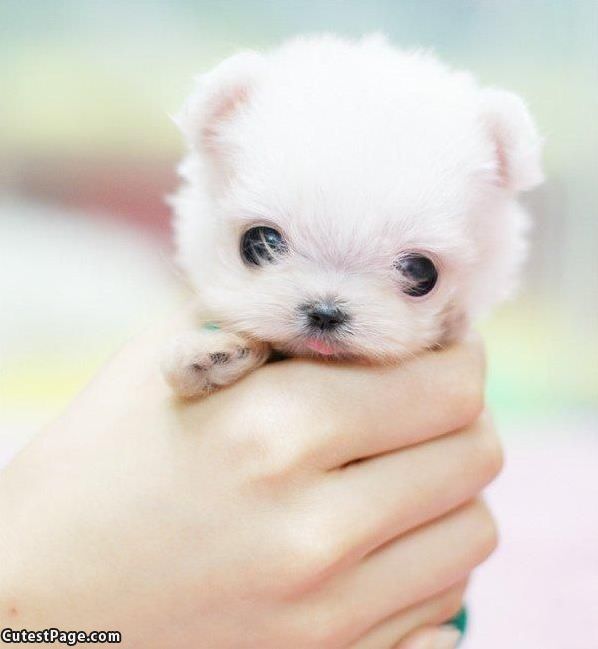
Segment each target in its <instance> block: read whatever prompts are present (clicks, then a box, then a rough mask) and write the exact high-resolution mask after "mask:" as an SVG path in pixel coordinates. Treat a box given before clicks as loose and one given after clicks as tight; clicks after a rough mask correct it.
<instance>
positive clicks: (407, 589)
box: [322, 501, 497, 628]
mask: <svg viewBox="0 0 598 649" xmlns="http://www.w3.org/2000/svg"><path fill="white" fill-rule="evenodd" d="M496 542H497V534H496V528H495V526H494V523H493V520H492V517H491V516H490V514H489V512H488V510H487V508H486V507H485V505H484V504H483V503H481V502H479V501H475V502H472V503H469V504H467V505H465V506H463V507H461V508H460V509H458V510H456V511H454V512H452V513H450V514H448V515H446V516H444V517H443V518H441V519H439V520H437V521H434V522H432V523H430V524H429V525H426V526H425V527H422V528H420V529H417V530H415V531H413V532H411V533H409V534H407V535H405V536H403V537H400V538H399V539H397V540H395V541H393V542H391V543H388V544H387V545H386V546H383V547H382V548H380V549H379V550H378V551H376V552H374V553H373V554H371V555H369V556H367V557H366V558H365V559H364V560H362V561H361V562H360V563H359V564H357V565H356V566H355V567H354V568H353V569H351V570H347V571H345V572H344V573H342V574H340V575H338V576H337V577H335V578H333V579H332V580H331V581H330V583H329V584H328V586H327V587H326V588H325V589H324V590H323V593H322V596H323V597H324V598H325V599H326V600H327V601H334V602H335V606H336V607H337V608H338V607H340V610H346V611H352V612H353V614H352V615H353V619H354V621H355V624H362V625H363V626H364V627H365V628H368V627H370V626H372V625H373V624H376V623H379V622H380V621H381V620H384V619H385V618H387V617H388V616H389V615H392V614H393V613H394V612H395V611H397V610H400V609H401V608H403V607H408V606H410V605H411V604H412V603H413V602H414V601H415V602H418V601H423V600H426V599H428V598H430V597H433V596H434V595H436V594H437V593H440V592H442V591H444V590H446V589H448V588H450V587H451V585H453V584H456V583H458V582H460V581H463V580H464V579H465V578H466V577H467V575H469V573H470V572H471V571H472V569H473V568H474V567H475V566H477V565H478V564H480V563H481V562H482V561H483V560H484V559H485V558H486V557H487V556H488V555H489V554H490V553H491V552H492V551H493V550H494V548H495V547H496Z"/></svg>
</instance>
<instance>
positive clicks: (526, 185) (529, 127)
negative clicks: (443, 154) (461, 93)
mask: <svg viewBox="0 0 598 649" xmlns="http://www.w3.org/2000/svg"><path fill="white" fill-rule="evenodd" d="M480 99H481V117H482V121H483V126H484V128H485V130H486V132H487V133H488V135H489V136H490V139H491V141H492V143H493V145H494V155H495V159H494V160H493V161H492V167H493V176H494V179H495V182H496V183H497V184H498V185H499V186H501V187H503V188H505V189H508V190H510V191H513V192H519V191H525V190H527V189H532V188H533V187H535V186H536V185H539V184H540V183H541V182H542V181H543V180H544V175H543V173H542V167H541V152H542V140H541V138H540V136H539V135H538V132H537V130H536V126H535V124H534V122H533V120H532V117H531V115H530V113H529V111H528V109H527V106H526V105H525V103H524V102H523V100H522V99H521V98H520V97H518V96H517V95H515V94H514V93H512V92H507V91H505V90H497V89H494V88H488V89H484V90H482V91H481V98H480Z"/></svg>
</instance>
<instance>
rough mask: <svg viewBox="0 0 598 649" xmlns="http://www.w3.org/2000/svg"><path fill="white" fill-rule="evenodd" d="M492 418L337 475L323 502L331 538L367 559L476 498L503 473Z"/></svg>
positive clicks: (325, 488) (326, 486)
mask: <svg viewBox="0 0 598 649" xmlns="http://www.w3.org/2000/svg"><path fill="white" fill-rule="evenodd" d="M501 466H502V452H501V448H500V444H499V441H498V437H497V436H496V434H495V431H494V427H493V425H492V423H491V421H490V418H489V417H488V416H482V417H481V418H480V419H478V421H476V422H475V423H474V424H472V425H471V426H469V427H468V428H466V429H465V430H463V431H461V432H459V433H454V434H452V435H447V436H444V437H440V438H438V439H434V440H432V441H429V442H426V443H425V444H420V445H418V446H413V447H411V448H407V449H404V450H402V451H397V452H394V453H388V454H386V455H381V456H378V457H375V458H371V459H369V460H365V461H364V462H359V463H356V464H352V465H349V466H347V467H345V468H344V469H339V470H337V471H334V472H331V473H330V474H329V479H328V480H327V481H326V482H325V483H324V484H323V485H321V489H322V495H321V496H319V502H320V503H321V504H322V505H323V507H324V508H325V509H326V510H327V512H323V514H322V515H324V516H326V518H327V519H328V520H329V522H330V528H331V529H330V532H329V534H330V536H332V537H339V538H346V539H350V540H351V543H352V544H353V548H354V552H355V554H357V555H359V554H361V555H363V554H366V553H367V552H370V551H372V550H374V549H375V548H377V547H379V546H380V545H382V544H384V543H386V542H387V541H388V540H390V539H393V538H396V537H397V536H399V535H401V534H404V533H405V532H407V531H409V530H411V529H414V528H416V527H418V526H420V525H422V524H423V523H425V522H426V521H429V520H433V519H435V518H438V517H440V516H442V515H443V514H445V513H446V512H448V511H450V510H453V509H455V508H456V507H458V506H459V505H462V504H463V503H465V502H467V501H469V500H471V499H472V498H473V497H475V496H476V495H477V494H478V493H479V492H480V490H481V489H482V488H483V487H484V486H485V485H487V484H488V483H489V482H490V481H491V480H492V479H493V478H494V477H496V475H497V474H498V472H499V470H500V468H501Z"/></svg>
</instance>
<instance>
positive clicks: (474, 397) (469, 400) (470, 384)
mask: <svg viewBox="0 0 598 649" xmlns="http://www.w3.org/2000/svg"><path fill="white" fill-rule="evenodd" d="M484 401H485V394H484V383H483V382H482V381H480V380H476V377H471V378H469V379H467V380H465V381H463V382H462V383H461V384H460V386H459V388H458V395H457V406H458V409H459V418H460V419H461V421H462V422H463V424H468V423H470V422H472V421H475V420H476V419H477V418H478V417H479V416H480V415H481V414H482V411H483V410H484Z"/></svg>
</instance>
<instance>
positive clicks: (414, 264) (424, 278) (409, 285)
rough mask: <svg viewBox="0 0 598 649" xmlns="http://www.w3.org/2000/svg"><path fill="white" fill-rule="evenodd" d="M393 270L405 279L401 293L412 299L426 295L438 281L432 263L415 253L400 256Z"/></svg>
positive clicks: (436, 272)
mask: <svg viewBox="0 0 598 649" xmlns="http://www.w3.org/2000/svg"><path fill="white" fill-rule="evenodd" d="M395 268H396V269H397V270H398V271H399V272H400V273H401V274H402V275H403V277H404V279H405V286H404V287H403V292H404V293H406V294H407V295H411V296H412V297H421V296H422V295H426V294H427V293H429V292H430V291H431V290H432V289H433V288H434V286H436V282H437V281H438V271H437V270H436V266H434V262H433V261H432V260H431V259H430V258H429V257H426V256H425V255H420V254H419V253H416V252H410V253H407V254H405V255H401V256H400V257H399V258H398V259H397V260H396V262H395Z"/></svg>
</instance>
